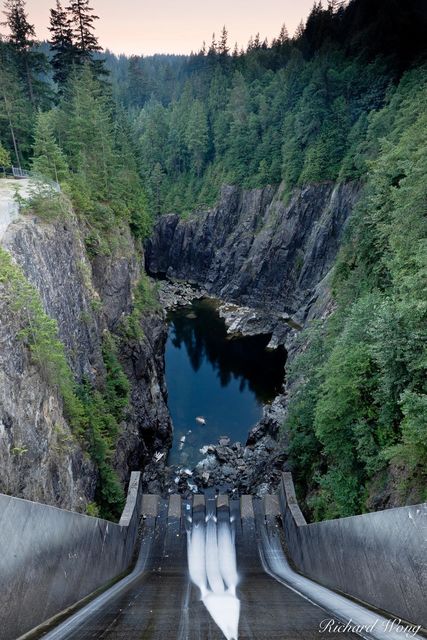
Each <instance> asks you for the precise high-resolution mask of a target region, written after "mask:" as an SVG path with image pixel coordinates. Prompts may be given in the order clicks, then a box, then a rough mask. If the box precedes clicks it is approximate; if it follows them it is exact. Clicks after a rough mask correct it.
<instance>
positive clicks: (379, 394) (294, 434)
mask: <svg viewBox="0 0 427 640" xmlns="http://www.w3.org/2000/svg"><path fill="white" fill-rule="evenodd" d="M324 4H326V6H325V7H323V6H322V3H321V2H315V4H314V6H313V9H312V11H311V13H310V15H309V16H308V19H307V21H306V23H305V24H302V25H300V27H299V28H298V29H297V32H296V34H295V36H294V37H293V38H291V37H289V34H288V32H287V29H286V26H285V25H283V26H282V27H281V28H280V25H278V32H279V33H278V35H277V37H276V38H274V40H273V41H272V43H271V44H269V43H268V42H266V41H263V40H262V39H261V38H260V36H259V34H255V36H253V37H251V38H250V40H249V43H248V46H247V48H246V50H245V51H242V50H240V51H239V50H238V48H237V47H235V48H234V49H233V51H232V52H231V47H230V44H229V42H228V33H227V29H226V27H224V28H223V30H222V32H221V34H220V35H219V37H217V36H215V34H214V36H213V38H212V42H211V43H210V44H209V45H208V46H206V45H203V47H202V48H201V50H200V51H199V52H196V53H192V54H191V55H189V56H173V55H169V56H163V55H157V56H150V57H143V56H131V57H130V58H127V57H126V56H118V57H117V56H114V55H113V54H110V53H108V52H105V54H102V56H101V51H100V47H99V45H98V40H97V37H96V32H95V26H96V21H97V16H95V15H94V13H93V9H92V8H91V6H90V2H89V0H76V1H75V2H74V1H73V2H71V1H70V2H69V4H67V5H65V6H64V4H62V3H61V0H56V4H54V6H53V8H52V9H51V20H50V33H51V36H50V42H49V43H48V44H46V43H44V44H43V43H38V42H37V38H36V33H35V29H34V26H33V25H32V23H31V19H30V17H29V16H28V14H27V11H26V6H25V0H5V1H4V11H3V13H4V16H5V24H6V27H7V35H6V37H5V38H3V39H2V40H0V166H2V165H6V166H7V165H9V164H10V163H11V162H12V163H13V164H14V165H16V166H20V167H23V168H32V169H33V170H34V172H36V173H38V174H39V175H42V176H44V178H45V179H48V180H49V181H55V182H58V183H60V184H61V186H62V189H63V191H64V192H65V193H67V194H68V195H69V197H70V198H71V200H72V203H73V205H74V208H75V210H76V212H77V214H78V216H79V217H80V219H81V220H82V223H83V224H82V228H83V229H84V230H85V233H86V244H87V247H88V249H89V252H90V253H91V254H93V253H100V252H108V251H111V249H112V246H113V245H114V243H116V242H119V239H120V233H118V231H119V230H120V229H123V228H124V227H125V226H129V227H130V229H131V230H132V232H133V234H134V236H135V238H136V239H138V240H139V239H142V238H144V237H146V236H147V234H149V233H150V227H151V223H152V220H153V218H154V217H155V216H157V215H161V214H162V213H164V212H169V211H177V212H179V213H182V214H189V213H190V212H194V211H197V210H199V209H200V208H203V207H207V206H209V205H211V204H213V203H214V202H215V200H216V198H217V196H218V190H219V188H220V186H221V185H222V184H223V183H234V184H240V185H243V186H244V187H248V188H250V187H262V186H265V185H267V184H279V183H281V182H282V183H283V189H282V192H283V197H284V198H288V197H289V196H290V194H291V192H292V190H294V189H296V188H299V187H301V186H302V185H304V184H307V183H319V182H322V181H341V182H342V181H348V180H356V181H358V182H359V183H360V184H361V185H362V186H363V188H364V191H363V197H362V199H361V201H360V204H359V206H358V210H357V212H356V213H355V215H354V216H353V219H352V221H351V223H350V225H349V228H348V230H347V239H346V242H345V244H344V246H343V248H342V251H341V254H340V256H339V259H338V261H337V264H336V268H335V274H334V281H333V283H332V284H333V292H334V296H335V298H336V304H337V308H336V311H335V312H334V313H333V314H332V315H331V317H330V318H329V319H328V320H326V321H324V322H323V323H320V324H318V325H314V326H312V327H311V328H309V329H308V333H305V334H304V335H303V336H302V340H303V341H304V342H305V341H307V340H308V342H309V347H308V348H306V349H304V350H303V352H302V354H301V356H300V357H299V359H298V360H297V362H296V363H295V364H294V367H293V370H292V372H291V376H292V378H293V379H294V380H295V381H297V382H298V385H296V388H297V389H298V390H297V391H296V392H295V393H294V395H293V397H292V398H291V403H290V411H289V420H288V422H287V425H286V427H285V428H286V429H287V430H288V431H289V432H290V435H291V463H292V465H293V469H294V472H295V476H296V478H297V480H298V485H299V489H300V491H301V495H303V497H305V498H306V505H307V506H308V507H309V508H310V509H311V510H312V511H313V513H314V514H315V515H317V516H318V517H324V516H342V515H348V514H350V513H354V512H358V511H363V510H364V509H367V508H373V507H375V506H376V505H375V504H373V503H372V499H371V494H372V492H373V491H374V489H375V487H378V486H379V484H381V483H383V484H384V483H387V481H388V478H389V475H390V473H391V470H393V469H394V470H396V469H398V475H399V474H400V476H399V477H400V478H401V485H402V486H401V491H402V495H404V498H403V499H408V500H412V499H420V498H423V497H424V498H425V495H421V494H422V487H425V480H426V478H425V473H426V467H427V450H426V442H427V402H426V391H427V390H426V387H425V384H426V371H425V366H426V357H425V345H426V338H427V336H426V334H425V327H426V320H427V318H426V312H427V309H426V299H427V297H426V293H427V292H426V273H427V264H426V256H427V246H426V226H425V224H426V223H425V221H426V211H425V202H426V193H425V188H426V184H427V179H426V178H427V176H426V154H425V149H426V145H427V139H426V130H427V128H426V125H427V122H426V113H427V110H426V107H427V104H426V95H427V86H426V77H427V71H426V67H425V33H426V27H427V12H426V8H425V2H424V0H407V1H405V2H401V1H399V0H350V2H347V3H343V2H339V1H337V0H329V1H328V2H327V3H324ZM107 70H108V73H109V77H108V78H107ZM104 356H105V360H106V367H107V371H108V374H109V376H110V378H111V379H110V382H111V384H113V385H116V387H117V388H116V387H115V389H116V391H117V393H116V394H115V395H114V394H113V398H115V399H116V400H117V402H118V403H119V404H120V398H121V397H122V396H125V395H126V393H127V392H126V389H124V387H123V384H124V383H123V380H122V379H121V377H120V372H119V371H118V369H117V366H116V364H117V363H116V360H115V356H114V348H113V347H112V346H111V345H110V348H109V350H107V351H106V352H105V354H104ZM116 383H117V384H116ZM89 387H90V385H89ZM89 387H88V386H87V385H86V386H84V388H83V389H81V390H80V391H81V394H80V395H81V398H80V399H79V402H80V403H81V404H82V406H83V407H84V411H83V412H84V413H85V416H86V418H85V420H86V423H85V424H86V425H89V426H87V428H88V429H89V432H90V434H91V444H90V447H91V452H92V455H93V457H94V459H95V460H96V461H97V464H98V467H99V470H100V474H101V476H102V483H103V484H102V486H101V488H100V495H99V502H100V504H102V505H103V508H104V511H105V513H109V512H111V510H115V511H117V510H118V506H119V505H120V503H121V500H122V493H121V489H120V487H119V485H118V483H117V480H116V478H115V476H114V473H113V471H112V469H111V464H110V463H111V448H112V447H113V443H114V438H115V437H116V436H117V428H118V427H117V423H118V421H119V420H120V416H121V409H120V407H119V406H118V405H117V404H116V402H114V403H113V405H114V406H113V405H111V399H110V400H109V398H108V397H107V396H105V395H102V394H100V393H98V392H97V391H96V390H94V389H92V388H89ZM73 397H74V396H73ZM103 434H104V435H103ZM104 436H105V437H104Z"/></svg>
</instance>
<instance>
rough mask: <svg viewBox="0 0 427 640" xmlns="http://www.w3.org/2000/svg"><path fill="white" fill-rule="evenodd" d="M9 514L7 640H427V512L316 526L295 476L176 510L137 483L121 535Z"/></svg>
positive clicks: (1, 570) (93, 524)
mask: <svg viewBox="0 0 427 640" xmlns="http://www.w3.org/2000/svg"><path fill="white" fill-rule="evenodd" d="M6 515H7V517H8V519H7V521H6V519H5V516H6ZM0 517H1V521H2V529H1V533H0V547H1V549H2V554H1V556H0V558H1V559H0V578H1V584H2V590H1V604H2V608H1V614H0V618H1V629H2V631H1V638H2V640H16V639H17V638H25V639H28V640H29V639H34V640H35V639H38V638H45V639H46V640H65V639H69V640H71V639H73V640H77V639H78V640H89V638H99V639H101V638H102V639H108V640H119V639H120V640H122V639H123V640H124V639H125V638H126V640H137V639H138V640H139V639H141V638H144V639H147V640H148V639H152V640H164V639H170V640H175V639H176V640H185V639H189V640H193V639H194V640H196V639H200V640H201V639H204V638H209V639H212V640H221V639H224V638H226V639H227V640H237V639H238V638H239V639H240V640H243V639H253V640H272V639H277V640H297V639H299V638H301V639H304V640H310V639H312V638H317V637H319V634H321V633H322V632H323V633H327V634H328V637H332V638H339V637H345V638H359V637H361V638H369V639H376V640H386V638H391V639H392V640H397V639H399V638H409V637H414V638H421V637H424V635H423V630H422V625H424V627H425V626H426V623H427V620H426V617H425V594H426V585H427V571H426V564H425V556H424V558H423V557H422V547H423V540H424V536H425V527H426V518H427V505H425V504H424V505H419V506H414V507H403V508H399V509H392V510H389V511H386V512H382V513H381V512H378V513H374V514H367V515H362V516H354V517H351V518H346V519H341V520H336V521H325V522H322V523H315V524H312V525H307V524H306V523H305V521H304V518H303V516H302V514H301V512H300V511H299V507H298V504H297V502H296V499H295V494H294V490H293V483H292V477H291V475H290V474H284V476H283V479H282V484H281V486H280V488H279V491H278V493H277V495H268V496H265V497H264V499H263V500H257V499H255V498H253V497H252V496H241V498H240V499H231V500H230V499H229V498H228V496H225V495H217V496H215V495H214V494H212V495H209V494H208V493H207V494H206V495H196V496H194V497H193V498H192V499H189V500H186V499H182V498H181V496H179V495H172V496H170V497H169V499H167V500H165V499H162V498H161V497H160V496H156V495H142V494H141V483H140V475H139V473H134V474H132V479H131V483H130V488H129V492H128V499H127V503H126V507H125V510H124V513H123V515H122V518H121V520H120V523H119V524H118V525H115V524H113V523H108V522H106V521H102V520H99V519H98V518H91V517H89V516H82V515H79V514H75V513H71V512H66V511H64V510H61V509H57V508H53V507H48V506H46V505H42V504H36V503H31V502H28V501H24V500H19V499H16V498H10V497H8V496H0ZM408 523H410V528H409V529H408ZM18 527H19V530H18ZM384 527H385V528H386V529H387V530H388V532H389V535H388V536H387V539H383V541H382V544H381V548H376V546H375V545H376V544H378V531H380V530H381V529H383V528H384ZM14 528H15V529H16V530H15V531H13V529H14ZM361 541H363V546H360V543H361ZM357 542H359V548H357ZM379 554H382V556H384V557H385V558H386V557H388V558H393V561H392V562H389V563H386V564H381V560H382V558H379V557H378V556H379ZM346 558H347V561H346ZM356 567H357V568H356ZM415 568H417V574H415V573H414V571H413V570H415ZM375 571H378V573H375ZM5 585H7V587H6V588H5ZM402 593H404V594H405V596H404V597H402ZM361 594H362V595H364V596H365V598H366V600H365V602H363V598H360V595H361ZM23 605H25V610H23ZM22 613H24V615H21V614H22ZM322 630H323V631H322Z"/></svg>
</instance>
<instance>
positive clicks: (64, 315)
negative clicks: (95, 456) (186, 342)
mask: <svg viewBox="0 0 427 640" xmlns="http://www.w3.org/2000/svg"><path fill="white" fill-rule="evenodd" d="M2 244H3V247H4V248H5V249H6V250H7V251H8V252H9V253H10V255H11V256H12V259H13V261H14V262H16V263H17V265H19V267H20V268H21V269H22V271H23V273H24V275H25V277H26V278H27V279H28V282H29V283H31V285H33V286H34V287H35V289H36V291H37V292H38V295H39V296H40V298H41V301H42V305H43V309H44V312H45V313H46V314H47V316H49V317H50V318H51V319H53V320H55V321H56V323H57V327H58V336H59V339H60V340H61V342H62V344H63V345H64V346H65V352H66V356H67V360H68V363H69V365H70V367H71V370H72V373H73V375H74V377H75V380H76V381H77V383H82V382H84V381H87V382H88V383H89V384H90V385H92V386H93V387H94V388H95V389H103V388H105V384H106V369H105V363H104V360H103V342H104V340H105V338H106V337H107V336H108V335H110V334H111V335H113V336H114V335H116V337H115V340H116V342H117V349H118V357H119V360H120V363H121V366H122V367H123V370H124V371H125V374H126V376H127V378H128V380H129V383H130V403H129V406H128V408H127V409H126V411H125V412H124V416H123V420H122V422H121V424H120V425H119V426H120V433H119V437H118V440H117V444H116V447H115V453H114V458H113V460H112V466H113V467H114V469H115V470H116V472H117V475H118V477H119V479H120V480H121V482H122V483H123V484H125V483H126V482H127V481H128V479H129V475H130V471H131V470H133V469H136V468H141V467H142V466H143V464H144V461H145V460H146V459H147V458H151V456H152V453H153V452H154V451H155V450H157V449H162V448H164V447H165V446H166V445H167V443H168V442H169V440H170V437H171V424H170V419H169V414H168V410H167V406H166V389H165V385H164V380H163V366H162V358H163V346H164V340H165V332H164V324H163V320H162V316H161V314H159V312H154V311H153V312H150V313H146V314H144V318H143V319H142V323H141V332H140V334H137V335H132V336H126V334H125V333H124V332H123V331H121V326H122V323H123V321H124V320H125V319H126V318H127V317H128V316H129V314H130V313H131V312H132V309H133V305H134V301H133V290H134V288H135V286H136V284H137V282H138V279H139V278H140V277H141V274H142V273H143V266H142V259H141V252H140V249H138V247H137V246H136V245H135V242H134V241H133V239H132V238H131V236H130V234H129V232H126V231H122V233H121V237H120V238H119V241H118V242H117V243H116V245H115V249H113V250H112V252H111V254H109V255H102V256H101V255H98V256H96V257H95V258H94V259H93V260H92V262H91V261H90V260H89V257H88V254H87V252H86V250H85V246H84V242H83V229H82V228H81V226H80V225H79V224H78V222H77V220H76V218H75V217H74V215H73V214H70V215H69V216H67V217H66V218H65V219H58V220H54V221H51V222H46V221H44V220H42V219H40V218H38V217H37V216H34V215H33V216H28V215H26V216H20V217H19V219H17V220H16V221H15V222H14V223H13V224H11V225H10V226H9V228H8V230H7V232H6V234H5V236H4V238H3V241H2ZM0 286H1V288H2V296H1V297H0V299H1V302H0V304H1V307H2V309H1V314H0V315H1V318H2V322H1V334H2V335H1V361H0V398H1V402H0V407H1V415H0V425H1V430H0V459H1V464H0V485H1V490H2V492H4V493H9V494H11V495H15V496H18V497H23V498H27V499H30V500H36V501H42V502H46V503H48V504H52V505H57V506H61V507H65V508H70V509H73V510H78V511H85V510H86V508H87V505H88V504H90V503H93V502H94V500H95V496H96V489H97V484H98V470H97V467H96V465H95V464H94V463H93V461H92V460H91V459H90V457H89V454H88V450H87V447H85V446H83V444H82V442H81V441H80V440H79V438H77V437H75V434H73V432H72V426H71V425H70V423H69V420H67V418H66V417H65V415H64V413H65V412H64V403H63V398H62V397H61V394H60V392H59V389H58V386H57V385H56V384H54V383H53V384H52V381H49V380H48V379H47V377H46V375H45V373H44V372H43V370H42V367H40V366H37V364H36V363H35V362H34V361H33V359H32V357H31V353H30V350H29V349H28V345H26V343H25V340H23V338H22V336H21V334H20V332H21V331H22V329H23V327H24V325H25V324H26V321H27V319H26V316H25V311H26V310H25V309H24V310H23V313H17V311H16V309H14V306H13V292H12V294H11V292H10V291H9V295H7V293H8V291H7V288H8V281H7V278H6V279H4V280H3V281H2V282H1V283H0ZM21 311H22V310H21ZM28 317H29V315H28Z"/></svg>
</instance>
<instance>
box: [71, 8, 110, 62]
mask: <svg viewBox="0 0 427 640" xmlns="http://www.w3.org/2000/svg"><path fill="white" fill-rule="evenodd" d="M67 11H68V14H69V16H70V23H71V26H72V32H73V40H74V47H75V54H74V59H75V61H76V62H77V63H80V64H83V63H84V62H90V63H91V66H92V69H93V71H94V72H95V75H106V73H107V72H106V70H105V67H104V60H102V59H95V58H94V54H97V53H99V52H100V51H102V47H100V46H99V44H98V38H97V37H96V35H95V33H94V31H95V26H94V22H95V20H99V16H96V15H94V14H93V8H92V7H91V6H90V5H89V0H74V2H71V4H70V5H69V6H68V7H67Z"/></svg>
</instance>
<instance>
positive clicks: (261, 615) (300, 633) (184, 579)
mask: <svg viewBox="0 0 427 640" xmlns="http://www.w3.org/2000/svg"><path fill="white" fill-rule="evenodd" d="M196 498H197V499H195V500H194V502H193V504H192V505H191V503H189V502H184V505H183V506H184V508H183V512H184V514H186V516H185V517H184V518H181V519H178V518H176V517H171V516H170V515H169V516H168V513H169V514H170V510H169V508H168V504H167V503H165V502H163V504H161V507H160V509H159V515H158V516H157V518H150V517H147V518H146V519H145V520H144V528H143V533H142V546H141V553H140V557H139V559H138V563H137V566H136V567H135V571H134V573H133V575H132V576H129V577H128V578H125V579H124V580H123V581H122V583H119V584H117V585H116V586H115V587H113V588H112V589H111V590H110V592H106V593H105V594H103V595H102V596H100V597H99V598H98V599H96V600H95V601H93V602H92V603H90V604H89V605H87V606H86V607H85V608H84V609H82V610H81V611H80V612H78V613H76V614H75V615H74V616H73V617H72V618H70V619H69V620H68V621H65V622H64V623H62V624H61V625H59V626H57V627H55V628H53V629H51V630H50V631H48V633H47V634H46V635H39V636H38V637H39V638H42V637H43V639H44V640H95V639H99V640H101V638H102V640H224V638H225V636H224V635H223V634H222V633H221V631H220V629H219V627H218V626H217V625H216V624H215V622H214V620H213V619H212V618H211V616H210V615H209V613H208V610H207V608H206V607H205V606H204V604H203V602H202V600H201V597H200V589H199V588H197V587H196V586H195V585H193V584H192V583H191V581H190V578H189V573H188V569H187V552H186V548H187V534H186V528H188V526H189V522H190V521H189V520H188V517H190V518H191V521H192V524H191V525H190V526H198V527H207V526H208V524H209V523H212V519H209V520H208V523H206V518H205V516H206V515H207V514H208V515H209V514H212V515H214V512H213V510H214V509H215V501H213V500H208V501H207V503H206V505H205V502H204V500H203V497H202V496H196ZM233 502H234V504H232V503H233ZM236 502H237V501H231V503H230V507H227V506H226V504H225V501H223V500H220V506H219V507H218V504H217V505H216V507H217V511H216V513H217V517H218V522H221V521H224V518H225V519H226V520H227V519H228V522H230V515H233V526H234V525H235V536H236V549H237V569H238V574H239V585H238V587H237V596H238V598H239V599H240V602H241V615H240V627H239V634H238V638H239V640H314V639H315V638H318V637H319V625H320V624H321V622H322V620H323V619H324V618H325V616H326V615H327V614H326V613H325V611H323V610H322V609H321V608H320V607H318V606H316V605H315V604H313V603H311V602H309V601H308V600H307V599H306V598H303V597H301V596H300V595H299V594H297V593H295V591H293V590H291V589H289V588H287V587H286V586H284V585H283V584H281V583H279V582H278V581H277V580H276V579H274V578H273V577H271V576H270V575H267V573H265V571H264V568H263V566H262V564H261V562H260V557H259V554H258V547H257V532H256V524H255V520H254V518H253V517H250V516H249V515H248V514H249V513H252V514H253V509H252V508H251V506H252V505H251V506H249V503H250V502H251V498H250V496H249V497H248V498H247V499H245V506H246V507H247V509H246V511H245V513H246V516H245V518H244V519H243V520H241V519H240V517H239V518H238V519H235V517H236V515H237V514H239V513H240V505H239V503H238V502H237V505H236V504H235V503H236ZM236 507H237V509H236ZM328 637H330V638H333V639H334V640H338V639H339V638H342V639H343V640H347V639H349V638H357V637H358V636H357V635H355V634H353V633H328Z"/></svg>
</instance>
